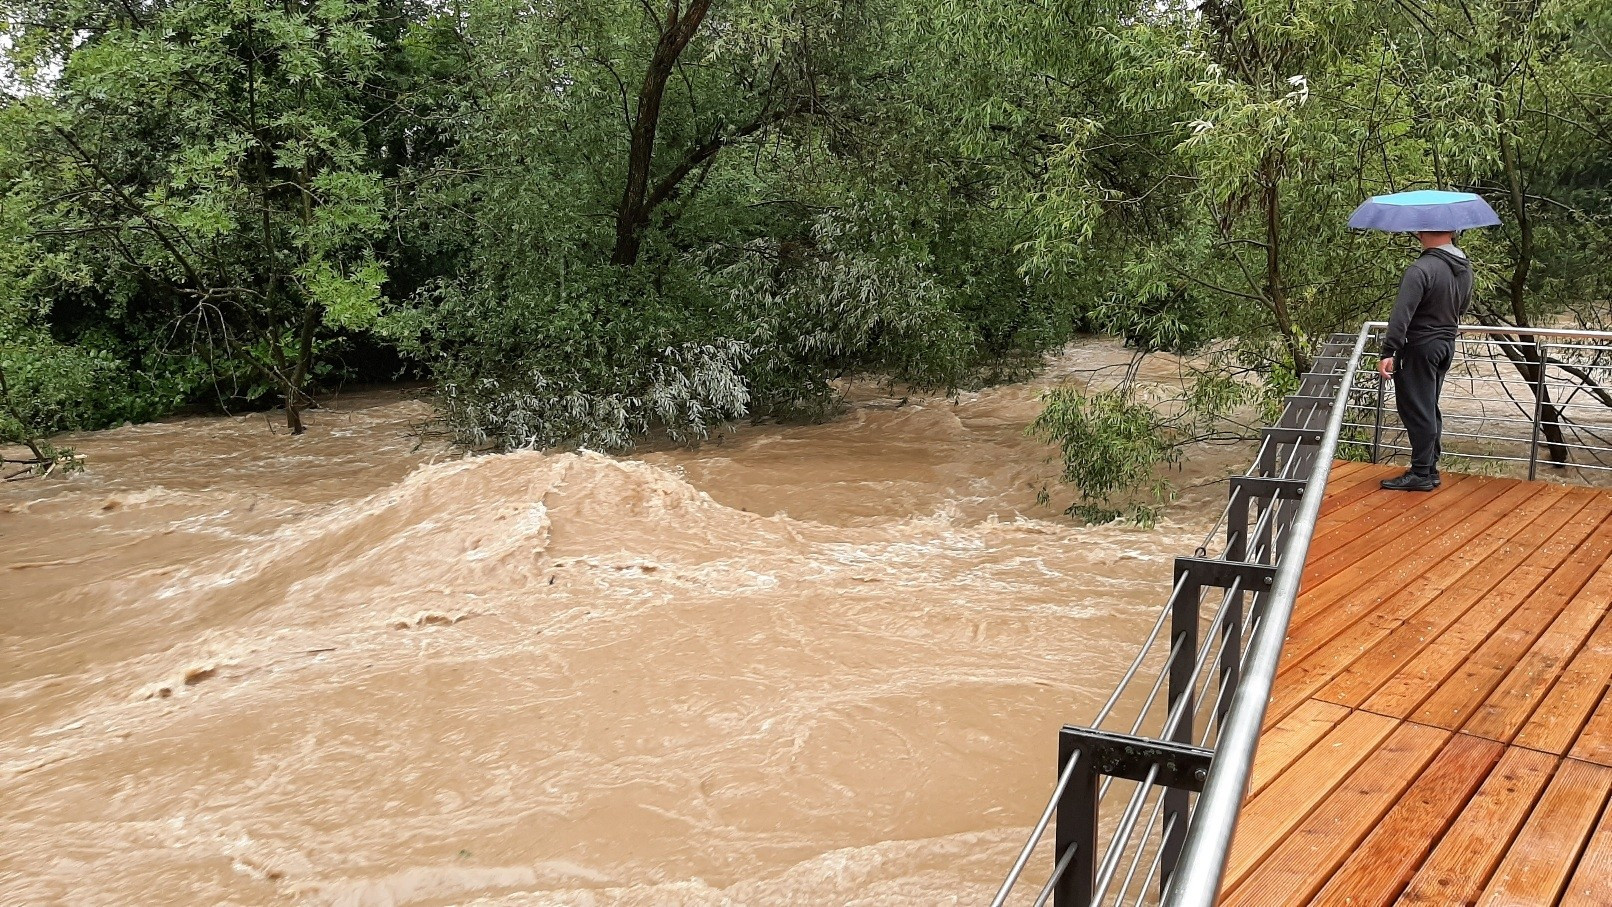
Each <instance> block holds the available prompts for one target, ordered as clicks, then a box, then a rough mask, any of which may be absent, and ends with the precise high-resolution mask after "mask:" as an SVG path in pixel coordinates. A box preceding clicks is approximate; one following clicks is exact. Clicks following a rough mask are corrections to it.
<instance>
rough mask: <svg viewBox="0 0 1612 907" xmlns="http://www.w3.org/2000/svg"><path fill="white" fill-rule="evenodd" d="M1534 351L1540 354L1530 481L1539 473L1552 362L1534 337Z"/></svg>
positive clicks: (1543, 347)
mask: <svg viewBox="0 0 1612 907" xmlns="http://www.w3.org/2000/svg"><path fill="white" fill-rule="evenodd" d="M1534 352H1536V353H1537V354H1538V360H1537V363H1536V365H1535V367H1536V368H1537V369H1538V371H1537V372H1535V373H1534V379H1535V380H1534V434H1533V437H1532V438H1531V439H1530V440H1529V442H1528V481H1530V482H1532V481H1533V480H1534V478H1535V477H1536V476H1538V475H1539V423H1540V420H1541V419H1542V418H1543V415H1544V412H1545V369H1546V367H1547V365H1548V363H1549V362H1550V359H1549V357H1548V356H1547V355H1546V347H1545V344H1544V343H1542V342H1540V340H1539V339H1538V338H1537V337H1536V338H1534Z"/></svg>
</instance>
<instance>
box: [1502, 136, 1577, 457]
mask: <svg viewBox="0 0 1612 907" xmlns="http://www.w3.org/2000/svg"><path fill="white" fill-rule="evenodd" d="M1503 107H1504V105H1502V109H1503ZM1500 159H1501V161H1502V163H1503V164H1504V166H1505V168H1506V183H1507V187H1508V188H1509V190H1510V194H1511V207H1512V213H1513V215H1514V216H1515V217H1516V218H1517V261H1516V264H1515V265H1513V267H1512V269H1511V283H1510V288H1509V289H1510V294H1509V295H1510V298H1511V317H1512V320H1513V321H1514V322H1515V323H1516V325H1517V326H1518V327H1520V328H1526V327H1528V326H1529V325H1528V306H1527V293H1528V274H1529V271H1530V270H1531V269H1532V268H1533V262H1534V224H1533V218H1532V217H1530V216H1529V212H1528V193H1527V190H1526V188H1525V187H1524V185H1523V174H1522V164H1521V162H1520V161H1519V160H1518V159H1517V146H1516V141H1515V139H1513V138H1512V136H1511V135H1510V134H1508V133H1507V132H1506V123H1505V121H1504V117H1503V116H1502V121H1501V124H1500ZM1520 339H1521V340H1522V342H1523V343H1525V344H1530V345H1531V346H1532V348H1533V349H1532V352H1531V353H1530V354H1529V355H1527V356H1526V357H1523V358H1520V359H1519V358H1515V357H1514V358H1512V360H1511V362H1512V365H1513V366H1514V367H1516V369H1517V372H1518V374H1520V375H1522V378H1523V380H1524V381H1527V382H1528V384H1529V386H1530V387H1532V388H1533V391H1534V394H1535V395H1536V396H1537V397H1538V399H1539V401H1540V405H1539V419H1540V425H1539V430H1540V433H1541V434H1543V435H1544V436H1545V444H1546V449H1547V451H1548V452H1549V456H1550V461H1551V463H1552V464H1554V465H1556V466H1558V467H1562V466H1566V465H1567V438H1566V436H1565V435H1564V434H1563V432H1562V411H1561V407H1559V406H1557V405H1556V404H1554V403H1552V402H1551V399H1550V388H1549V387H1548V386H1546V385H1545V378H1546V377H1547V374H1548V372H1547V370H1546V368H1545V356H1544V353H1545V350H1544V348H1543V347H1542V346H1540V345H1539V343H1538V342H1537V338H1534V337H1531V336H1528V335H1526V334H1524V335H1522V336H1521V338H1520Z"/></svg>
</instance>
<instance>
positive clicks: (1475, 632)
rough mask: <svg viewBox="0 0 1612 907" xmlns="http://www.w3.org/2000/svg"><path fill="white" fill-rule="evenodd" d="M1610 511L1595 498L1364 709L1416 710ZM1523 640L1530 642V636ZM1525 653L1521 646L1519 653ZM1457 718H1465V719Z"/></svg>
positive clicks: (1609, 503) (1608, 503) (1611, 501)
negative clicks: (1479, 605)
mask: <svg viewBox="0 0 1612 907" xmlns="http://www.w3.org/2000/svg"><path fill="white" fill-rule="evenodd" d="M1609 508H1612V496H1606V497H1603V498H1598V499H1596V500H1594V501H1592V502H1591V503H1590V504H1589V505H1588V506H1586V507H1585V508H1584V509H1582V510H1580V511H1579V512H1578V513H1577V514H1575V515H1574V516H1573V517H1572V519H1571V520H1570V521H1569V522H1568V523H1567V524H1566V525H1565V526H1564V527H1563V528H1562V529H1561V530H1559V531H1558V532H1557V533H1555V534H1554V535H1553V536H1552V537H1551V538H1550V539H1549V540H1547V541H1545V542H1544V544H1542V545H1541V547H1540V548H1539V549H1538V550H1537V551H1536V552H1534V553H1533V554H1531V555H1530V556H1529V558H1528V561H1527V562H1526V563H1525V564H1524V565H1523V566H1521V567H1519V568H1517V569H1516V570H1514V571H1512V572H1511V573H1510V574H1509V575H1507V576H1506V578H1505V580H1504V581H1503V582H1501V583H1500V584H1499V585H1497V586H1496V587H1495V588H1494V589H1493V590H1492V591H1491V592H1490V593H1489V595H1488V596H1486V597H1485V598H1484V600H1483V601H1482V603H1481V607H1473V608H1471V609H1470V610H1468V611H1467V612H1466V613H1465V614H1463V615H1462V616H1461V618H1460V619H1459V620H1457V621H1456V622H1455V623H1453V624H1452V625H1450V626H1449V627H1447V628H1446V629H1445V630H1444V631H1443V632H1441V633H1439V634H1438V636H1437V637H1436V638H1435V639H1433V640H1432V641H1431V643H1430V644H1429V645H1428V646H1427V647H1426V648H1424V649H1423V650H1422V651H1421V652H1419V653H1417V655H1416V656H1415V657H1414V658H1412V659H1410V660H1409V661H1407V662H1406V663H1405V664H1404V665H1403V666H1402V667H1401V668H1400V669H1399V670H1398V671H1396V672H1395V673H1394V675H1393V676H1392V677H1391V678H1389V679H1388V680H1387V681H1385V682H1384V683H1383V684H1382V685H1381V686H1380V687H1379V688H1378V690H1377V691H1376V692H1375V693H1373V694H1372V695H1371V696H1370V697H1369V698H1367V700H1366V701H1365V703H1364V707H1365V708H1367V709H1370V710H1372V711H1374V712H1379V713H1381V714H1384V715H1394V716H1397V717H1407V716H1409V715H1410V714H1411V713H1413V712H1414V711H1415V710H1416V709H1418V708H1419V707H1420V706H1421V705H1422V703H1423V702H1424V701H1425V700H1427V698H1428V697H1429V696H1430V695H1432V694H1433V693H1434V691H1435V690H1437V689H1438V688H1439V686H1440V685H1441V684H1443V683H1444V682H1445V681H1446V680H1447V679H1448V678H1449V677H1450V676H1451V675H1452V674H1453V673H1454V672H1455V671H1456V670H1457V669H1458V668H1460V666H1461V665H1462V663H1463V662H1465V661H1466V660H1467V659H1468V657H1469V656H1470V655H1471V654H1472V653H1473V652H1474V651H1476V650H1477V649H1478V648H1479V647H1480V646H1482V645H1483V643H1484V641H1485V640H1487V639H1488V638H1489V637H1490V636H1491V635H1492V634H1494V633H1495V632H1496V631H1497V629H1499V628H1500V627H1502V626H1503V625H1505V623H1506V622H1507V621H1508V620H1509V619H1510V618H1511V616H1512V613H1513V612H1514V611H1516V610H1517V609H1518V608H1520V607H1522V606H1523V605H1524V604H1525V603H1526V602H1528V601H1529V599H1530V597H1531V596H1532V595H1533V594H1534V593H1535V590H1537V589H1540V588H1541V587H1542V586H1544V585H1545V584H1546V583H1547V582H1550V581H1551V579H1552V576H1553V575H1554V574H1555V573H1556V568H1557V567H1558V566H1559V565H1560V564H1561V563H1562V562H1563V560H1564V559H1566V558H1567V557H1568V555H1570V554H1572V553H1573V551H1574V550H1575V549H1576V548H1578V546H1579V545H1580V544H1581V543H1582V542H1583V540H1584V538H1585V537H1586V536H1588V535H1589V533H1591V532H1593V531H1594V530H1595V529H1596V527H1598V526H1599V525H1600V524H1601V522H1602V520H1603V519H1604V518H1605V516H1606V513H1607V512H1608V509H1609ZM1557 582H1558V583H1560V582H1563V581H1561V580H1558V581H1557ZM1539 616H1540V615H1539V612H1535V611H1531V612H1530V613H1529V614H1527V615H1525V616H1524V620H1525V621H1526V620H1527V619H1530V618H1538V617H1539ZM1524 626H1527V625H1526V624H1524ZM1528 639H1529V641H1530V642H1531V641H1532V637H1529V638H1528ZM1525 649H1526V644H1525V645H1524V646H1523V648H1521V649H1519V650H1518V653H1519V654H1520V652H1521V651H1523V650H1525ZM1484 692H1485V693H1487V690H1484ZM1461 717H1462V718H1463V719H1464V717H1465V715H1464V714H1463V715H1461Z"/></svg>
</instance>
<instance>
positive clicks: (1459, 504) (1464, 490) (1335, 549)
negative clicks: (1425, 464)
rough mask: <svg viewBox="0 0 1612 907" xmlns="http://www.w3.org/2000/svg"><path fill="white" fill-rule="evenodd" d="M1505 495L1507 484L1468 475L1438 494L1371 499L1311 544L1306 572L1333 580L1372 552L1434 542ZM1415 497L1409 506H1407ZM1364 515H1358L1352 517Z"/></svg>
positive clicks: (1338, 517) (1389, 493)
mask: <svg viewBox="0 0 1612 907" xmlns="http://www.w3.org/2000/svg"><path fill="white" fill-rule="evenodd" d="M1504 490H1505V488H1504V486H1503V485H1495V484H1490V483H1488V482H1481V481H1475V480H1473V479H1471V478H1469V477H1466V476H1460V477H1455V476H1452V477H1451V478H1449V479H1447V480H1445V482H1444V487H1443V488H1440V489H1438V490H1437V491H1433V492H1416V493H1413V492H1406V491H1385V492H1382V494H1383V495H1386V496H1388V497H1384V498H1383V499H1382V500H1378V499H1376V498H1375V497H1371V498H1366V499H1364V500H1361V501H1359V502H1357V503H1356V504H1354V505H1352V506H1351V507H1350V508H1345V509H1344V510H1343V511H1340V512H1339V513H1338V514H1335V515H1334V516H1335V517H1336V520H1335V521H1333V522H1332V523H1331V525H1330V527H1327V528H1323V529H1322V531H1321V532H1318V533H1317V534H1316V536H1315V538H1313V539H1312V540H1311V541H1310V550H1309V556H1308V557H1307V558H1306V560H1305V563H1304V569H1305V571H1306V572H1309V573H1313V574H1314V575H1316V576H1319V577H1327V576H1331V575H1332V574H1334V573H1336V572H1338V571H1339V570H1343V569H1346V568H1349V567H1353V566H1355V565H1357V564H1359V563H1360V562H1361V561H1362V560H1365V559H1366V556H1367V555H1369V554H1370V553H1371V552H1373V551H1376V550H1377V549H1379V548H1383V547H1384V546H1388V545H1393V546H1395V547H1394V549H1393V550H1394V551H1399V550H1402V549H1401V548H1400V546H1401V545H1402V544H1403V542H1404V541H1405V540H1406V539H1409V538H1433V537H1435V536H1436V535H1437V534H1438V532H1439V531H1440V529H1441V528H1443V527H1445V526H1447V525H1453V524H1454V523H1456V522H1459V520H1460V518H1461V516H1463V515H1465V514H1469V513H1471V512H1473V511H1475V510H1477V509H1478V508H1480V507H1481V506H1482V505H1483V503H1485V502H1487V501H1488V500H1490V499H1491V498H1494V497H1498V496H1499V495H1500V494H1501V493H1502V492H1503V491H1504ZM1406 498H1409V499H1410V500H1409V502H1408V503H1409V506H1402V504H1403V503H1404V502H1405V499H1406ZM1355 508H1359V509H1360V510H1361V512H1360V514H1359V515H1358V516H1353V517H1351V516H1348V515H1347V514H1348V513H1349V512H1350V511H1351V510H1353V509H1355Z"/></svg>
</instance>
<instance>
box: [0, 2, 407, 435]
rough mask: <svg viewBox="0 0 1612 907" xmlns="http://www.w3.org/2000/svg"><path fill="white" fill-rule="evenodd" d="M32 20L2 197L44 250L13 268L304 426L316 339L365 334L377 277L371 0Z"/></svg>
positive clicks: (25, 31)
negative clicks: (280, 404) (55, 69)
mask: <svg viewBox="0 0 1612 907" xmlns="http://www.w3.org/2000/svg"><path fill="white" fill-rule="evenodd" d="M32 11H34V8H33V7H32V6H31V5H30V6H23V7H21V8H17V7H13V9H12V14H11V20H12V22H13V23H19V22H20V23H23V24H21V25H20V27H14V28H13V34H14V35H15V40H14V46H13V48H12V63H13V68H14V69H15V70H16V71H18V72H19V73H21V74H22V75H23V77H24V78H26V77H28V75H29V74H30V73H33V74H34V75H33V77H32V78H33V81H32V83H31V85H29V86H28V87H29V88H30V89H31V91H30V93H29V94H28V96H26V97H23V98H20V99H19V100H18V101H17V103H16V109H17V110H18V111H19V113H18V115H16V116H14V117H13V118H12V121H13V123H15V124H16V125H17V126H18V127H19V128H18V131H17V132H16V133H14V134H12V135H9V136H8V137H7V138H6V142H7V145H8V149H9V154H8V156H9V158H10V160H11V162H12V166H11V168H10V173H9V180H8V184H7V186H6V191H7V195H8V197H9V203H10V204H12V205H20V206H22V207H23V208H24V209H25V210H26V212H27V213H26V217H27V219H28V222H29V225H30V228H31V235H32V236H33V237H35V238H36V239H37V240H39V241H40V243H41V244H42V245H44V246H45V247H46V248H47V249H48V250H49V251H50V255H49V256H47V257H46V258H44V259H42V260H39V261H36V262H26V261H25V262H19V263H16V266H17V267H19V268H21V269H24V270H28V269H31V268H32V269H43V271H42V272H41V273H39V274H36V275H33V276H32V277H30V278H29V279H28V280H27V281H25V282H27V283H29V284H30V285H31V286H32V287H33V288H34V291H35V292H41V293H46V294H54V295H56V296H58V297H61V296H65V295H70V294H71V293H72V290H73V287H72V286H71V285H70V284H69V283H68V281H70V280H71V281H76V283H77V285H78V287H79V292H78V294H77V296H78V300H77V301H78V304H79V305H82V306H92V307H95V308H97V309H98V310H99V317H100V318H101V319H104V320H106V321H108V322H112V323H116V322H118V321H121V320H124V319H129V320H138V319H141V318H144V319H148V320H149V321H150V322H151V324H150V325H148V328H147V330H148V331H149V333H150V334H152V335H155V334H158V333H159V332H160V331H161V330H163V329H166V330H167V332H168V334H169V336H170V337H187V338H190V352H191V353H192V354H193V355H195V356H199V357H201V358H203V359H205V360H206V361H207V363H208V364H209V365H210V366H211V367H210V368H209V369H208V371H209V372H211V373H212V374H213V375H214V376H215V377H216V376H218V375H220V374H222V375H227V376H234V377H237V378H240V379H244V380H245V383H246V387H247V389H246V390H244V392H243V393H242V395H243V396H246V397H248V398H252V397H256V396H259V395H261V394H263V393H265V392H274V393H277V394H278V395H279V396H280V397H281V399H282V400H283V401H284V404H285V408H286V414H287V422H288V425H289V426H290V428H291V430H292V431H293V432H294V433H295V432H300V431H302V420H301V417H300V413H301V411H302V410H303V409H304V408H305V407H306V406H307V405H308V404H309V402H310V397H309V393H308V388H309V385H310V383H311V381H312V378H313V372H314V370H315V368H316V367H317V365H318V364H319V362H320V353H321V346H322V344H323V343H325V342H326V341H327V340H328V338H329V337H331V336H332V334H333V333H335V332H350V331H356V330H361V329H363V328H365V327H367V326H368V325H370V324H372V323H373V321H374V320H375V318H376V315H377V314H378V310H379V305H380V302H381V300H382V295H381V288H382V285H383V284H384V283H385V281H386V277H387V273H386V268H385V266H384V264H383V262H382V260H381V258H380V257H379V256H378V255H377V243H378V241H379V239H380V236H381V234H382V232H383V229H384V226H385V224H386V205H387V201H388V199H387V197H386V193H385V187H384V186H383V184H382V182H381V180H380V177H379V175H378V174H377V173H376V172H375V171H374V169H372V166H371V164H372V161H371V158H370V155H369V153H368V150H369V147H370V146H369V142H368V139H367V137H366V135H365V128H366V119H365V105H364V100H365V97H366V85H367V83H368V80H370V78H371V77H372V76H373V74H374V71H375V67H376V64H377V60H378V51H377V41H376V39H375V37H374V35H373V34H372V29H373V28H374V27H375V24H376V20H375V16H374V10H373V7H372V5H370V4H364V3H357V2H347V0H319V2H287V3H265V2H262V0H229V2H178V3H171V4H167V3H165V4H156V5H151V6H135V7H130V6H115V7H105V8H102V7H95V6H91V7H80V8H69V9H68V10H66V11H62V10H54V11H52V10H43V12H54V13H55V15H54V16H51V15H44V16H41V17H39V18H37V19H30V18H27V14H28V13H29V12H32ZM68 35H77V36H79V37H78V38H76V39H72V40H69V38H68ZM51 64H54V65H56V66H59V67H60V71H59V73H56V74H53V75H51V74H49V69H50V65H51ZM41 73H43V74H45V75H41Z"/></svg>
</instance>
